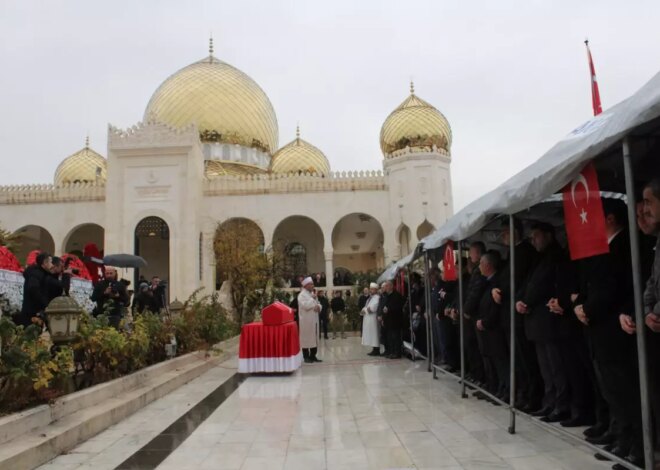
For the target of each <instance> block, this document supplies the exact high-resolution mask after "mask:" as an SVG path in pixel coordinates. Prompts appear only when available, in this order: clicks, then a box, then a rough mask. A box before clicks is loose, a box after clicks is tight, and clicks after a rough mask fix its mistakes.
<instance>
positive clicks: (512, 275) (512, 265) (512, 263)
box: [509, 215, 516, 434]
mask: <svg viewBox="0 0 660 470" xmlns="http://www.w3.org/2000/svg"><path fill="white" fill-rule="evenodd" d="M515 235H516V233H515V224H514V218H513V215H510V216H509V286H510V287H509V292H510V293H511V295H510V296H509V297H510V302H509V315H510V316H511V321H510V323H511V344H510V345H509V354H510V358H509V360H510V365H509V412H510V413H511V415H510V417H509V434H515V433H516V412H515V409H514V407H515V403H516V295H515V292H516V237H515Z"/></svg>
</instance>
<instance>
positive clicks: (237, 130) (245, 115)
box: [0, 43, 453, 298]
mask: <svg viewBox="0 0 660 470" xmlns="http://www.w3.org/2000/svg"><path fill="white" fill-rule="evenodd" d="M303 136H304V133H303ZM291 137H293V139H292V140H291V141H290V142H289V143H287V144H286V145H284V146H282V147H280V146H279V132H278V123H277V116H276V114H275V110H274V109H273V106H272V105H271V102H270V100H269V99H268V96H266V94H265V93H264V91H263V90H262V89H261V88H260V87H259V85H258V84H257V83H256V82H255V81H254V80H253V79H252V78H250V77H248V76H247V75H246V74H245V73H243V72H241V71H240V70H238V69H237V68H235V67H233V66H231V65H229V64H227V63H225V62H223V61H221V60H219V59H217V58H216V57H215V56H214V55H213V48H212V43H211V48H210V51H209V55H208V56H207V57H205V58H203V59H202V60H200V61H198V62H194V63H192V64H190V65H188V66H187V67H184V68H182V69H181V70H179V71H177V72H175V73H174V74H173V75H171V76H170V77H168V78H167V79H166V80H165V81H164V82H163V83H162V84H161V85H160V86H159V87H158V89H157V90H156V91H155V92H154V94H153V95H152V97H151V99H150V100H149V102H148V104H147V107H146V110H145V112H144V118H143V120H142V122H140V123H138V124H136V125H135V126H133V127H131V128H129V129H118V128H115V127H113V126H109V128H108V142H107V157H104V156H103V155H102V154H101V153H99V152H97V151H95V150H93V149H92V148H91V147H90V145H89V142H87V143H86V144H85V146H84V148H82V149H81V150H79V151H77V152H75V153H74V154H72V155H70V156H69V157H67V158H65V159H64V160H63V161H62V162H61V163H60V164H59V165H58V166H57V169H56V170H55V176H54V181H53V184H47V185H27V186H2V187H0V226H2V227H3V228H5V229H7V230H9V231H11V232H15V233H20V234H21V238H22V240H23V242H22V245H21V253H19V259H20V260H21V262H24V261H25V258H26V256H27V253H28V252H30V251H31V250H33V249H35V248H40V249H43V250H46V251H48V252H51V253H56V254H59V253H65V252H66V253H71V252H74V253H76V252H81V251H82V249H83V246H84V245H85V244H87V243H89V242H93V243H95V244H96V245H97V246H98V247H99V248H101V249H102V250H104V252H105V253H106V254H110V253H135V254H139V255H140V256H142V257H144V258H145V259H146V260H147V262H148V264H149V266H148V267H147V268H144V269H143V270H142V271H141V272H140V274H144V275H145V276H146V277H147V278H149V277H150V276H151V275H156V274H157V275H159V276H160V277H161V278H164V279H168V280H169V285H170V296H171V298H174V297H175V296H176V297H178V298H187V296H188V295H190V293H191V292H192V291H193V290H195V289H197V288H199V287H202V286H204V287H210V286H213V287H216V288H217V286H218V285H219V284H220V282H219V279H217V278H216V276H217V271H218V269H217V268H218V264H221V262H222V261H221V260H216V256H215V253H214V248H213V241H214V237H215V236H216V231H217V229H218V227H219V225H220V224H225V223H232V222H234V221H236V220H244V221H246V222H247V223H248V224H249V225H250V226H251V227H253V229H254V230H257V231H258V232H259V234H260V236H261V239H262V240H263V245H264V247H270V248H272V249H273V250H277V251H278V252H279V253H281V254H282V256H284V257H285V258H287V257H288V258H290V259H291V263H292V265H294V266H295V267H296V270H299V271H301V273H300V274H302V273H303V272H304V273H310V272H325V273H326V276H327V279H328V282H329V283H331V280H332V278H333V273H334V272H335V270H349V271H352V272H357V271H368V270H375V269H379V270H380V269H383V268H384V267H385V266H386V265H388V264H389V263H391V262H393V261H395V260H397V259H399V258H401V257H403V256H405V255H406V254H408V253H409V252H410V251H411V250H412V249H414V247H415V246H416V244H417V242H418V240H420V239H421V238H423V237H424V236H426V235H428V234H429V233H430V232H431V231H432V230H433V229H434V228H436V227H438V226H439V225H441V224H442V223H444V221H445V220H446V219H447V218H448V217H450V216H451V215H452V211H453V208H452V187H451V177H450V163H451V152H450V149H451V141H452V134H451V128H450V126H449V123H448V121H447V119H446V118H445V117H444V116H443V115H442V113H440V111H438V110H437V109H436V108H435V107H433V106H432V105H431V104H429V103H427V102H426V101H424V100H422V99H421V98H420V97H418V96H417V95H416V93H415V91H414V89H413V86H412V84H411V88H410V95H409V96H408V97H407V98H406V99H405V100H404V101H403V102H402V103H401V104H400V105H399V106H398V107H396V108H395V109H394V110H393V111H392V112H391V114H390V115H389V116H387V117H386V119H385V121H384V123H383V125H382V129H381V133H380V146H381V149H382V153H383V160H382V165H383V169H382V171H349V172H333V171H332V170H331V166H330V162H329V160H328V158H327V157H326V155H325V154H324V153H323V151H322V150H321V149H319V148H317V147H315V146H314V145H313V144H312V143H309V142H307V141H306V140H304V138H303V137H301V132H300V130H298V131H297V132H296V135H295V136H291Z"/></svg>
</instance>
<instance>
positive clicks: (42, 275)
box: [18, 252, 53, 327]
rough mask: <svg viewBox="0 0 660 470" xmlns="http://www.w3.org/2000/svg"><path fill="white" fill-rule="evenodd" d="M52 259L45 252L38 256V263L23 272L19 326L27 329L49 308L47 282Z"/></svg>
mask: <svg viewBox="0 0 660 470" xmlns="http://www.w3.org/2000/svg"><path fill="white" fill-rule="evenodd" d="M52 267H53V263H52V257H51V256H50V255H49V254H48V253H45V252H41V253H39V254H38V255H37V260H36V263H35V264H33V265H30V266H28V267H27V268H26V269H25V271H24V272H23V277H24V278H25V282H24V283H23V305H22V307H21V314H20V316H19V319H18V320H19V321H18V324H19V325H23V326H25V327H27V326H30V325H31V324H32V318H34V317H37V316H42V315H43V313H44V310H45V309H46V307H47V306H48V302H49V298H48V289H47V285H46V281H47V279H48V277H49V276H50V275H51V274H50V270H51V269H52Z"/></svg>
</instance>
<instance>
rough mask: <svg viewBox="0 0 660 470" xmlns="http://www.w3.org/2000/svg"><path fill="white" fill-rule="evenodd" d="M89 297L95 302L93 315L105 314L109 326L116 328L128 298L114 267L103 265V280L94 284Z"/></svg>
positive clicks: (127, 304) (124, 286) (127, 303)
mask: <svg viewBox="0 0 660 470" xmlns="http://www.w3.org/2000/svg"><path fill="white" fill-rule="evenodd" d="M91 299H92V301H93V302H96V309H95V310H94V315H100V314H107V315H108V319H109V321H110V326H113V327H114V328H117V329H118V328H119V323H120V321H121V318H122V316H123V315H124V308H125V307H128V306H129V298H128V292H126V285H125V284H124V283H123V282H119V280H118V279H117V270H116V269H115V268H113V267H112V266H106V267H105V271H104V274H103V280H101V281H99V282H98V283H97V284H96V285H95V286H94V291H93V292H92V297H91Z"/></svg>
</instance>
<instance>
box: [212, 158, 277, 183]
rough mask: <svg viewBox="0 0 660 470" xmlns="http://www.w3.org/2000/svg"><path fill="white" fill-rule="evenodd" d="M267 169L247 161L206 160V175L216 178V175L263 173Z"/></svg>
mask: <svg viewBox="0 0 660 470" xmlns="http://www.w3.org/2000/svg"><path fill="white" fill-rule="evenodd" d="M265 173H266V170H264V169H263V168H261V167H258V166H255V165H249V164H246V163H236V162H227V161H219V160H206V161H205V162H204V176H206V177H207V178H209V179H210V178H215V177H216V176H224V175H232V176H243V175H262V174H265Z"/></svg>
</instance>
